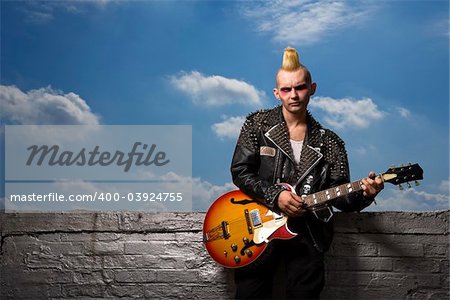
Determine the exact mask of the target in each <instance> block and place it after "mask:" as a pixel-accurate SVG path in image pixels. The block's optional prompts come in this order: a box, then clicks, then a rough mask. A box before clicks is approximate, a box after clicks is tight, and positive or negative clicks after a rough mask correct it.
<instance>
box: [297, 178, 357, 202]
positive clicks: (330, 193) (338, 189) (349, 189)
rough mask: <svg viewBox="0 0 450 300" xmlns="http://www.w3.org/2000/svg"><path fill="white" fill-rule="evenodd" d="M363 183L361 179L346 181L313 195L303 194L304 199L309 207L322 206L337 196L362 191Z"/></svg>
mask: <svg viewBox="0 0 450 300" xmlns="http://www.w3.org/2000/svg"><path fill="white" fill-rule="evenodd" d="M361 185H362V183H361V181H354V182H351V183H345V184H341V185H338V186H335V187H332V188H329V189H326V190H323V191H320V192H317V193H314V194H311V195H306V196H302V199H303V201H304V202H305V204H306V205H307V206H308V207H314V206H321V205H325V204H327V203H329V202H331V201H333V200H334V199H336V198H339V197H342V196H346V195H348V194H350V193H354V192H358V191H361V190H362V187H361Z"/></svg>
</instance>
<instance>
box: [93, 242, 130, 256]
mask: <svg viewBox="0 0 450 300" xmlns="http://www.w3.org/2000/svg"><path fill="white" fill-rule="evenodd" d="M85 247H86V248H87V249H86V250H87V251H88V252H89V253H92V254H94V255H114V254H123V253H124V244H123V243H122V242H116V241H111V242H93V243H87V244H85Z"/></svg>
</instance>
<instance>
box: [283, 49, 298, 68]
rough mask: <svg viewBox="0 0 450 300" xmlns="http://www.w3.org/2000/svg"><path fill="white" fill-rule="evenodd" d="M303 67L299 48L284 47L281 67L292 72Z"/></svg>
mask: <svg viewBox="0 0 450 300" xmlns="http://www.w3.org/2000/svg"><path fill="white" fill-rule="evenodd" d="M300 68H301V64H300V58H299V56H298V53H297V50H295V49H294V48H291V47H287V48H286V49H284V53H283V62H282V64H281V69H282V70H284V71H288V72H292V71H296V70H298V69H300Z"/></svg>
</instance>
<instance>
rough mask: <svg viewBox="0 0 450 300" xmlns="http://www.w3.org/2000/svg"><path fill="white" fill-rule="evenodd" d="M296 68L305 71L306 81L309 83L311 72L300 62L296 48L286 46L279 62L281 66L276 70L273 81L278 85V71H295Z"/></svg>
mask: <svg viewBox="0 0 450 300" xmlns="http://www.w3.org/2000/svg"><path fill="white" fill-rule="evenodd" d="M298 70H303V71H304V72H305V79H306V82H308V83H311V82H312V78H311V73H310V72H309V70H308V68H307V67H305V66H304V65H302V64H301V63H300V57H299V55H298V52H297V50H295V49H294V48H292V47H287V48H286V49H284V53H283V62H282V63H281V68H280V69H279V70H278V73H277V76H276V77H275V83H276V85H277V86H278V74H279V73H280V71H286V72H296V71H298Z"/></svg>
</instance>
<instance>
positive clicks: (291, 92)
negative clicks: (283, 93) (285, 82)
mask: <svg viewBox="0 0 450 300" xmlns="http://www.w3.org/2000/svg"><path fill="white" fill-rule="evenodd" d="M289 95H290V96H291V98H296V97H297V96H298V95H297V91H296V90H295V89H294V88H291V91H290V94H289Z"/></svg>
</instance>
